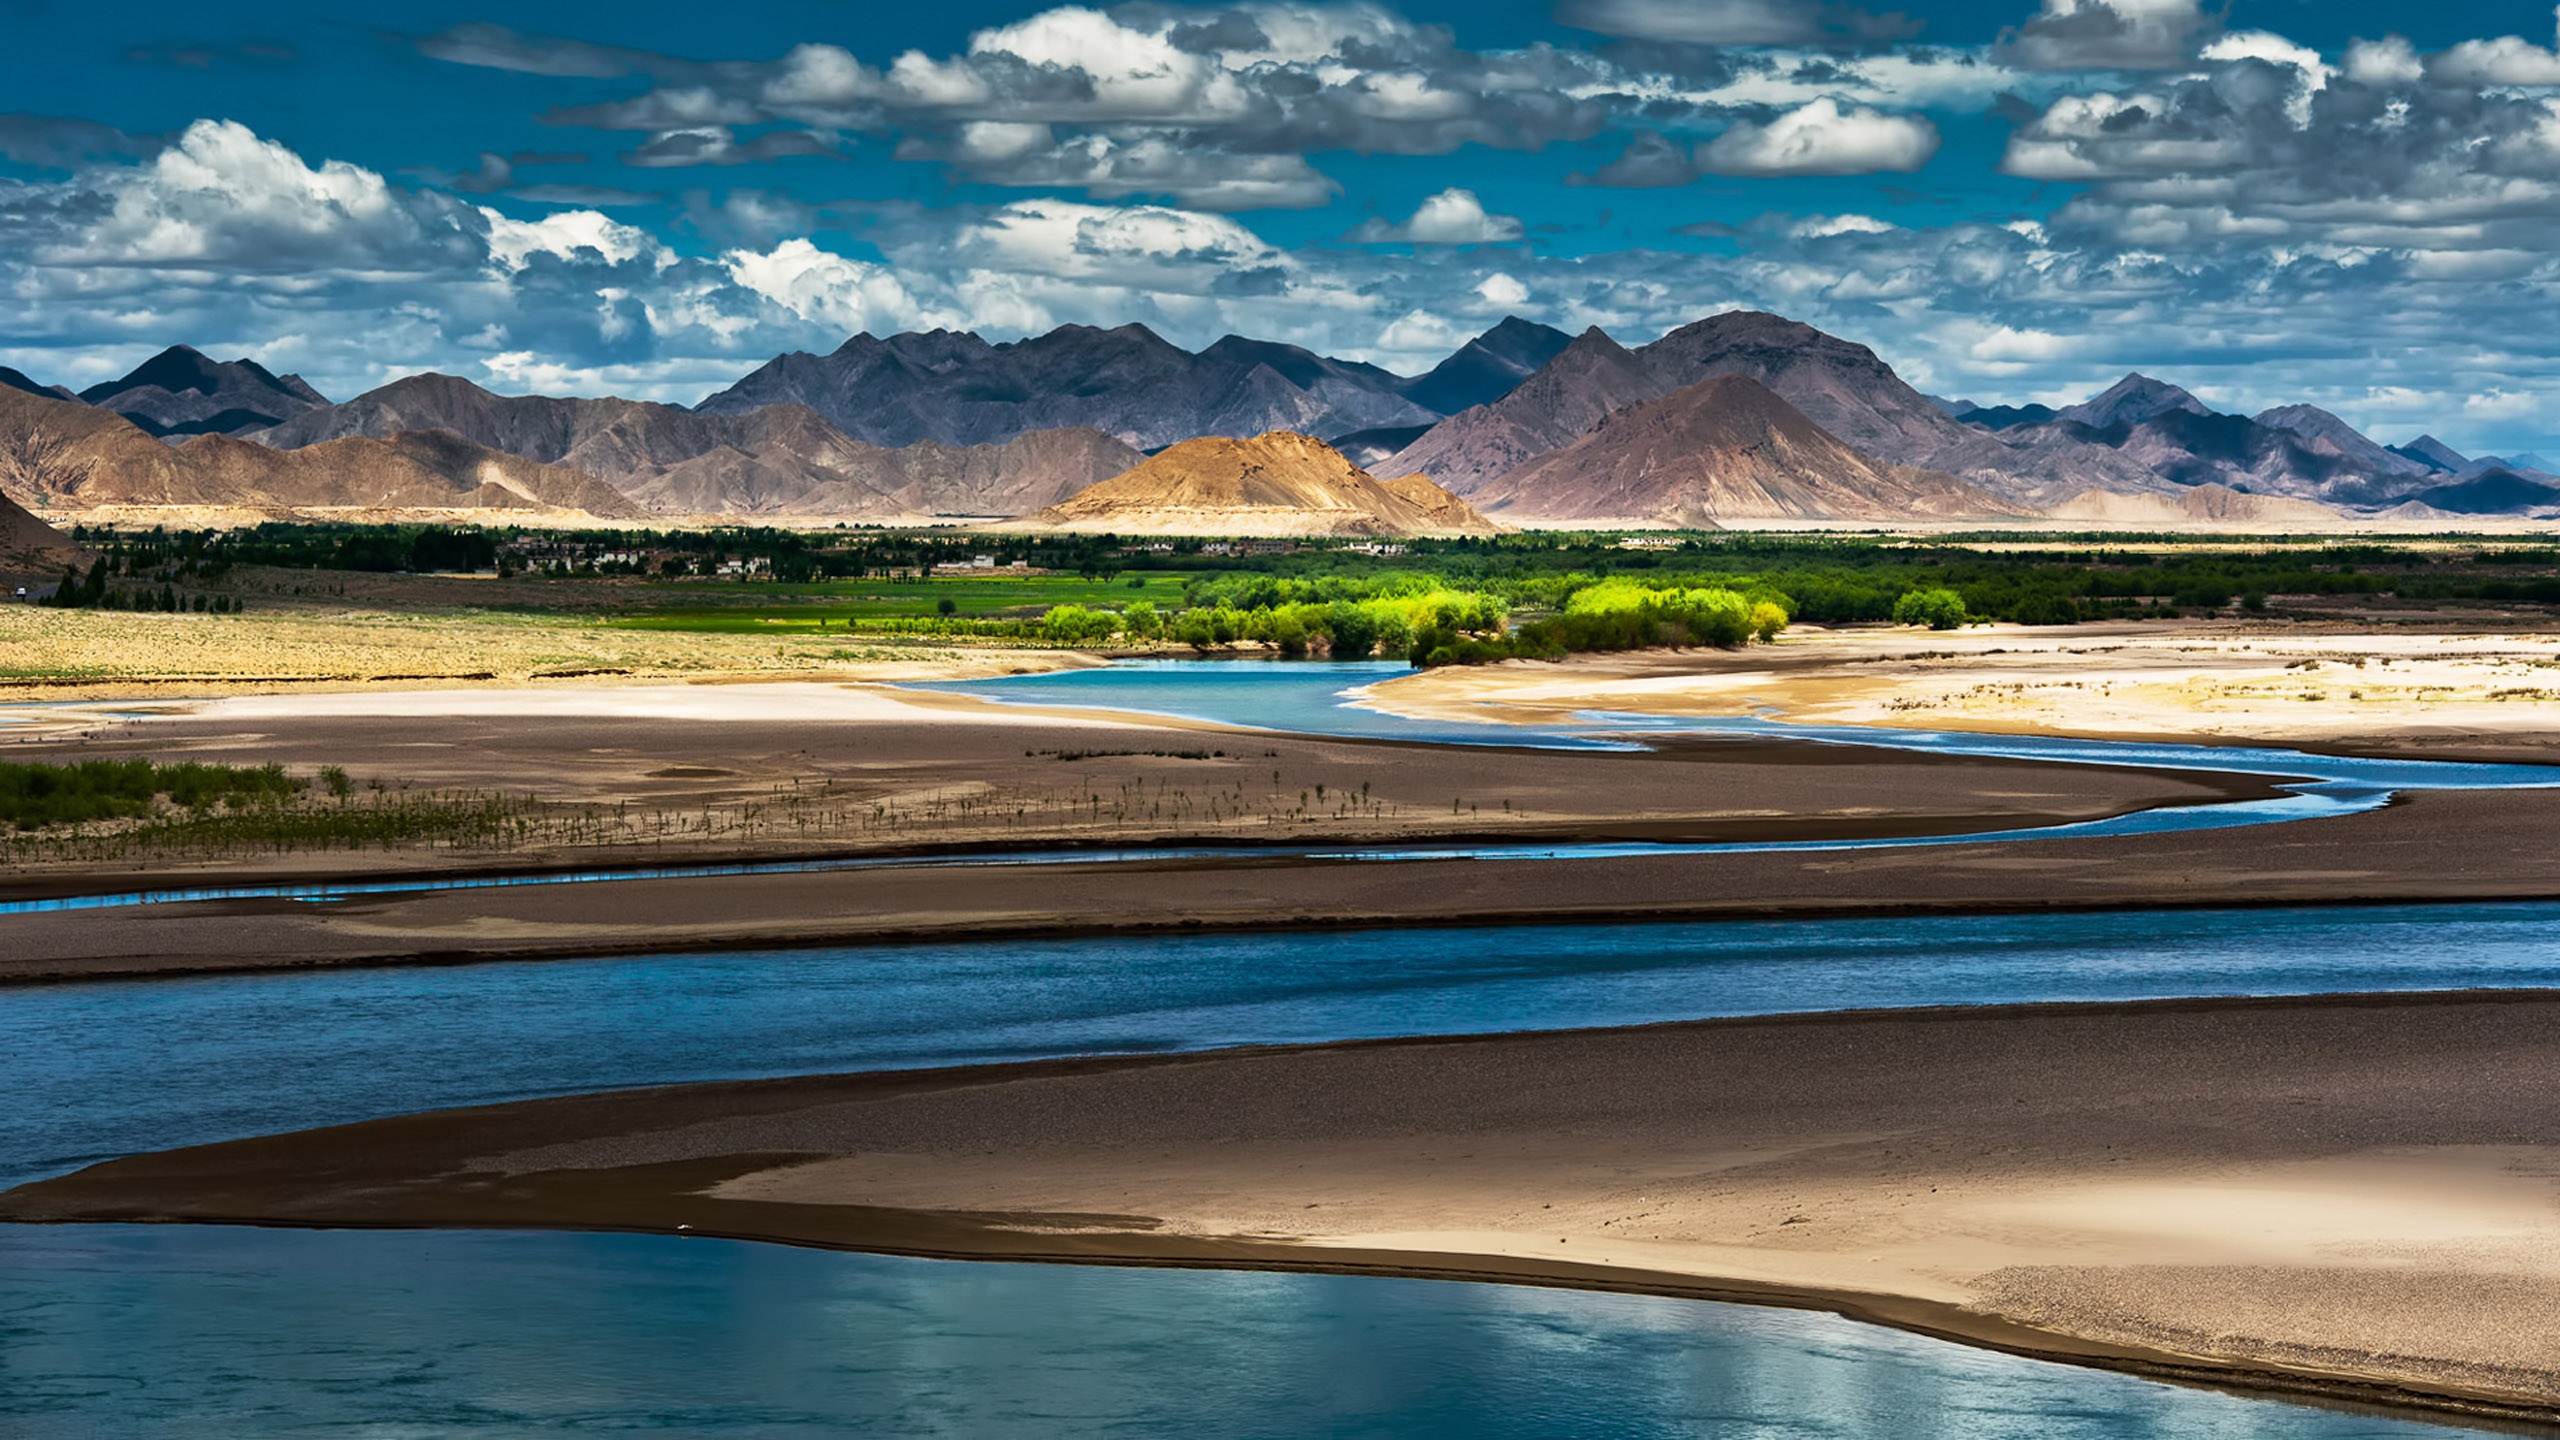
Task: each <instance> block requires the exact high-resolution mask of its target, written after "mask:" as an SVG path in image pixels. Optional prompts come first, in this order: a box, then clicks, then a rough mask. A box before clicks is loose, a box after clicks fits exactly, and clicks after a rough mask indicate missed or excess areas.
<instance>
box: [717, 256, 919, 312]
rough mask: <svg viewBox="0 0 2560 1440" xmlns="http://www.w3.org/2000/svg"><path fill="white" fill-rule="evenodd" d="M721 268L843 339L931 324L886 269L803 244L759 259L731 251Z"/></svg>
mask: <svg viewBox="0 0 2560 1440" xmlns="http://www.w3.org/2000/svg"><path fill="white" fill-rule="evenodd" d="M721 262H722V264H724V265H725V266H726V267H727V269H728V272H729V278H730V279H732V280H734V281H736V282H737V283H738V284H739V285H741V286H743V287H745V288H746V289H748V290H752V291H754V292H755V293H756V294H758V295H761V296H763V297H764V298H765V299H767V300H770V301H772V302H773V303H774V304H776V305H779V306H781V307H782V308H783V309H785V310H788V311H790V312H791V313H792V314H794V315H797V316H799V317H800V318H802V319H804V320H812V321H817V322H820V323H822V324H825V325H828V326H830V327H832V328H834V329H837V330H840V331H843V332H844V333H845V334H848V335H851V334H855V333H857V332H860V331H864V330H872V331H877V332H879V333H881V334H888V333H891V332H894V331H898V330H906V329H914V328H918V327H920V326H921V325H923V324H925V323H927V321H928V319H929V318H930V317H928V315H927V312H926V310H925V307H924V306H922V305H921V304H919V303H918V302H917V300H916V297H915V295H914V294H913V293H912V292H910V291H909V290H908V289H907V287H906V285H905V284H904V283H902V282H901V281H900V280H899V278H898V277H897V276H896V275H895V274H894V273H892V272H891V271H890V270H888V269H887V268H886V267H884V266H879V265H873V264H868V263H866V262H864V261H860V260H848V259H846V258H844V257H843V256H841V255H832V254H829V253H827V252H826V251H824V250H820V249H819V248H818V247H817V246H815V245H813V244H811V243H809V242H808V241H806V240H785V241H783V242H782V243H781V244H779V245H776V246H775V247H774V248H773V249H772V250H770V251H768V252H765V253H763V254H758V253H756V252H755V251H752V250H732V251H730V252H729V253H728V254H727V255H725V256H722V257H721ZM948 318H950V317H944V319H948ZM932 323H944V320H943V319H935V320H933V321H932Z"/></svg>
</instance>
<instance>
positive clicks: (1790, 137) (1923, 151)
mask: <svg viewBox="0 0 2560 1440" xmlns="http://www.w3.org/2000/svg"><path fill="white" fill-rule="evenodd" d="M1938 144H1939V140H1938V127H1937V126H1935V125H1933V124H1931V123H1930V122H1929V121H1928V119H1927V118H1925V117H1923V116H1918V115H1888V114H1886V113H1884V112H1883V111H1881V110H1869V109H1865V108H1863V107H1859V108H1852V109H1847V110H1844V109H1842V108H1841V107H1840V106H1839V105H1838V104H1837V103H1835V102H1834V101H1831V100H1828V99H1823V100H1816V101H1813V102H1811V103H1810V104H1807V105H1804V106H1802V107H1801V108H1799V109H1795V110H1790V111H1788V112H1787V113H1785V114H1783V115H1780V116H1778V117H1777V118H1776V119H1773V120H1771V121H1769V122H1768V123H1767V124H1753V123H1752V122H1750V121H1742V122H1740V123H1737V124H1736V125H1734V126H1733V127H1732V128H1731V129H1729V130H1726V131H1725V132H1724V133H1723V134H1721V135H1718V136H1717V137H1716V138H1715V139H1713V140H1711V141H1708V142H1707V143H1706V144H1705V145H1704V146H1702V147H1700V149H1699V151H1698V154H1697V164H1698V168H1699V169H1701V170H1703V171H1706V172H1708V173H1710V174H1715V175H1867V174H1873V173H1876V172H1878V171H1903V172H1908V171H1912V170H1917V169H1919V168H1920V167H1921V166H1923V165H1926V164H1928V163H1929V157H1931V156H1933V155H1935V154H1937V153H1938Z"/></svg>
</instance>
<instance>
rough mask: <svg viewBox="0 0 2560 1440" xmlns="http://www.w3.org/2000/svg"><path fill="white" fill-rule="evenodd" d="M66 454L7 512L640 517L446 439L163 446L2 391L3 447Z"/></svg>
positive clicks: (604, 495) (607, 493)
mask: <svg viewBox="0 0 2560 1440" xmlns="http://www.w3.org/2000/svg"><path fill="white" fill-rule="evenodd" d="M36 436H45V437H50V438H51V439H54V440H57V441H60V442H62V455H61V458H60V460H59V462H58V463H57V464H56V465H55V466H54V467H52V468H53V470H54V473H55V479H54V481H53V482H52V483H45V482H39V483H37V484H33V485H30V484H28V483H26V482H24V481H22V480H19V479H17V478H16V477H12V478H11V479H10V480H9V481H8V482H7V483H6V485H5V486H0V489H5V492H6V494H7V498H8V499H9V500H11V501H12V502H14V503H16V504H19V505H24V506H29V507H34V508H44V509H54V508H63V509H77V510H96V509H100V508H103V507H154V508H159V507H174V506H186V507H204V506H214V507H227V508H244V509H253V510H261V511H280V510H281V511H306V512H307V511H311V510H370V511H381V510H454V509H461V510H492V509H494V510H515V511H536V512H568V513H574V514H580V515H590V516H594V517H597V518H600V519H636V518H639V517H640V516H642V515H643V514H645V513H646V512H644V511H643V510H642V509H641V508H640V507H639V506H638V505H636V504H634V503H633V502H632V501H631V500H629V499H627V498H625V497H624V496H623V495H622V494H621V493H620V492H619V491H617V490H615V489H614V488H613V487H612V486H610V485H607V484H605V483H604V482H603V481H601V480H598V479H596V478H595V477H593V476H591V475H587V474H584V473H582V472H580V471H576V470H568V469H563V468H560V467H558V466H552V465H542V464H537V463H535V462H533V461H530V460H526V459H524V458H522V457H520V456H516V455H509V454H506V453H504V452H501V451H497V450H493V449H490V448H489V447H487V446H483V445H476V444H473V443H472V442H471V441H469V440H466V439H464V438H462V437H461V436H459V435H455V434H453V433H451V432H449V431H440V430H412V431H405V432H403V433H401V434H398V435H395V436H392V437H391V438H389V439H373V438H371V437H363V438H355V439H344V440H333V441H330V442H328V443H326V444H320V445H313V446H311V447H309V448H307V449H303V450H294V451H282V450H275V449H271V448H269V447H267V446H264V445H253V444H250V443H249V442H248V441H245V440H240V439H237V438H235V437H232V436H229V435H218V434H204V435H196V436H192V437H189V438H188V439H186V440H185V441H183V442H182V443H179V444H176V445H171V444H167V443H164V442H163V441H161V440H158V439H155V438H153V437H152V436H151V435H149V434H147V433H145V432H144V431H143V430H142V429H141V428H140V427H139V426H137V425H135V424H133V423H132V422H131V421H129V420H126V419H125V418H124V417H123V416H122V415H119V414H117V413H116V412H114V411H111V410H104V409H100V408H97V407H95V406H90V405H82V404H78V403H76V402H71V401H65V400H58V399H54V398H52V397H50V396H45V395H40V394H29V393H27V392H24V391H21V390H17V389H14V388H11V389H5V390H0V444H7V445H10V446H13V447H15V446H20V445H23V444H25V443H26V442H27V441H28V440H29V439H30V438H31V437H36Z"/></svg>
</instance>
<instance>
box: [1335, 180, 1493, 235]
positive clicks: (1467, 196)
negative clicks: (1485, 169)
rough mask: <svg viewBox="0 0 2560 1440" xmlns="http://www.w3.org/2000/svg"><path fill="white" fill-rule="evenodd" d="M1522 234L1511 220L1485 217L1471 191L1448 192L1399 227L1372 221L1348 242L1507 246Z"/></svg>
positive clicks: (1429, 201) (1430, 199) (1426, 202)
mask: <svg viewBox="0 0 2560 1440" xmlns="http://www.w3.org/2000/svg"><path fill="white" fill-rule="evenodd" d="M1526 233H1527V227H1525V226H1523V225H1522V224H1521V223H1520V221H1519V219H1518V218H1517V217H1515V216H1510V215H1492V214H1487V213H1486V212H1485V208H1484V202H1483V201H1482V200H1479V199H1477V198H1476V192H1474V191H1473V190H1460V189H1455V188H1452V189H1448V190H1443V191H1441V192H1440V193H1439V194H1437V195H1433V196H1430V197H1428V198H1427V199H1425V200H1424V201H1423V202H1422V204H1421V205H1419V206H1417V207H1416V208H1415V210H1414V212H1413V216H1412V218H1411V219H1409V220H1407V221H1405V222H1404V223H1403V224H1401V225H1390V224H1388V223H1387V222H1386V221H1385V220H1382V219H1372V220H1370V221H1368V222H1367V223H1366V224H1364V225H1362V226H1361V227H1360V228H1359V229H1357V230H1355V231H1353V232H1352V233H1351V236H1350V238H1351V239H1353V240H1357V241H1360V242H1362V243H1365V244H1382V243H1390V242H1396V241H1402V242H1405V243H1409V244H1414V245H1507V244H1509V243H1511V242H1512V241H1515V240H1518V239H1519V238H1520V237H1521V236H1522V235H1524V234H1526Z"/></svg>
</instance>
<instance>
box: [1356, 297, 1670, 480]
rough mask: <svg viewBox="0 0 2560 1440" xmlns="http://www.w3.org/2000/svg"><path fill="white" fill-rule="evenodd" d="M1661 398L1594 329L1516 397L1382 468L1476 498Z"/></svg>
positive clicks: (1472, 414) (1437, 432)
mask: <svg viewBox="0 0 2560 1440" xmlns="http://www.w3.org/2000/svg"><path fill="white" fill-rule="evenodd" d="M1662 391H1663V387H1662V386H1661V385H1658V384H1656V383H1655V382H1654V379H1653V377H1652V375H1650V374H1649V373H1647V371H1646V370H1645V368H1644V365H1643V363H1642V362H1641V361H1639V360H1638V359H1637V358H1636V357H1635V355H1634V354H1633V353H1632V352H1630V351H1629V350H1628V349H1627V348H1626V347H1625V346H1623V345H1620V344H1619V343H1618V342H1617V341H1615V340H1612V339H1610V338H1609V337H1608V336H1607V335H1605V334H1603V333H1602V332H1601V330H1600V327H1598V326H1596V325H1595V326H1593V327H1592V328H1590V329H1588V330H1585V331H1583V332H1582V333H1581V334H1580V335H1579V336H1576V337H1575V338H1574V341H1573V343H1572V344H1570V345H1567V346H1566V347H1565V348H1564V350H1563V351H1562V352H1561V353H1559V354H1558V355H1557V356H1556V358H1554V359H1553V360H1550V361H1548V362H1547V364H1546V367H1545V368H1544V369H1542V370H1540V371H1538V372H1537V373H1536V374H1534V375H1532V376H1530V377H1529V378H1528V379H1526V380H1523V381H1521V382H1520V384H1519V385H1518V386H1516V387H1515V388H1513V389H1512V390H1511V391H1510V393H1508V394H1506V395H1504V396H1503V397H1502V398H1500V399H1498V400H1495V401H1493V402H1492V403H1490V404H1486V405H1479V406H1476V407H1475V408H1474V409H1472V410H1465V411H1461V412H1459V413H1458V414H1456V415H1452V416H1450V417H1449V418H1448V419H1446V420H1443V421H1441V422H1440V423H1439V424H1438V425H1435V426H1433V427H1432V428H1431V429H1430V430H1429V431H1427V432H1425V433H1424V434H1423V436H1422V438H1421V439H1419V440H1416V441H1415V442H1414V443H1412V444H1411V445H1408V446H1406V447H1405V448H1404V449H1403V450H1401V451H1399V452H1397V453H1396V454H1394V455H1392V456H1390V457H1388V458H1387V459H1386V460H1384V461H1382V462H1380V465H1379V468H1380V469H1382V470H1388V471H1391V472H1393V473H1396V474H1407V473H1419V474H1423V475H1428V476H1431V477H1432V478H1433V479H1434V480H1435V481H1437V482H1439V483H1440V484H1441V485H1444V486H1446V487H1448V489H1449V490H1450V491H1451V492H1452V493H1454V494H1459V495H1472V494H1473V493H1474V492H1475V491H1476V490H1477V489H1479V488H1480V487H1482V486H1484V485H1486V484H1489V483H1491V482H1492V481H1493V480H1495V479H1496V478H1498V477H1500V476H1502V475H1506V474H1508V473H1510V472H1511V471H1513V470H1516V469H1518V468H1520V467H1521V466H1523V465H1525V464H1527V463H1529V462H1530V461H1531V460H1534V459H1536V458H1538V457H1539V456H1541V455H1544V454H1547V453H1548V452H1550V451H1553V450H1560V449H1563V448H1564V447H1565V446H1567V445H1570V444H1572V443H1573V442H1574V441H1575V440H1578V439H1580V438H1581V437H1582V436H1584V435H1587V434H1589V433H1591V428H1592V427H1593V426H1595V425H1597V424H1599V423H1600V422H1601V421H1602V420H1603V419H1605V418H1606V417H1607V416H1608V414H1609V412H1611V411H1613V410H1618V409H1622V408H1624V407H1626V406H1629V405H1633V404H1636V403H1637V402H1639V401H1643V400H1650V399H1653V398H1654V397H1655V396H1657V395H1660V394H1661V393H1662Z"/></svg>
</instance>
